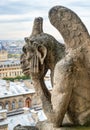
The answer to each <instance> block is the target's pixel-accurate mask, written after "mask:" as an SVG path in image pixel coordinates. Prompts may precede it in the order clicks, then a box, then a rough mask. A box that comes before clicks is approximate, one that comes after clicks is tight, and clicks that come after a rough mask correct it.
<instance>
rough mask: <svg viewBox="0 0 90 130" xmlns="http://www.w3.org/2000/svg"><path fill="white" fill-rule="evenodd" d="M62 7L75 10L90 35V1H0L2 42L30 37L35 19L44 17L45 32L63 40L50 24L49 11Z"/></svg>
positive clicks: (0, 35)
mask: <svg viewBox="0 0 90 130" xmlns="http://www.w3.org/2000/svg"><path fill="white" fill-rule="evenodd" d="M56 5H62V6H65V7H68V8H70V9H71V10H73V11H74V12H75V13H76V14H78V16H79V17H80V18H81V20H82V21H83V23H84V24H85V26H86V27H87V29H88V31H89V33H90V0H82V1H81V0H45V1H42V0H32V1H30V0H2V1H0V40H19V39H24V37H26V36H29V35H30V33H31V30H32V25H33V20H34V18H35V17H39V16H41V17H43V19H44V32H46V33H49V34H51V35H53V36H54V37H55V38H56V39H57V40H62V37H61V36H60V34H59V32H58V31H57V30H56V29H55V28H54V27H53V26H52V25H51V24H50V22H49V18H48V12H49V10H50V9H51V8H52V7H53V6H56Z"/></svg>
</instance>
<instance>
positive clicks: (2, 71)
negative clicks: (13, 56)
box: [0, 60, 23, 79]
mask: <svg viewBox="0 0 90 130" xmlns="http://www.w3.org/2000/svg"><path fill="white" fill-rule="evenodd" d="M22 75H23V74H22V69H21V66H20V61H19V60H15V61H12V60H7V61H3V62H0V78H1V79H2V78H6V77H7V78H10V77H17V76H22Z"/></svg>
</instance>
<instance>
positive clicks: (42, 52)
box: [21, 38, 47, 75]
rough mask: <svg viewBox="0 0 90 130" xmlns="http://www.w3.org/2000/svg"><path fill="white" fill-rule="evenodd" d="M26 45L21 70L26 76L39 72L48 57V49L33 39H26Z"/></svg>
mask: <svg viewBox="0 0 90 130" xmlns="http://www.w3.org/2000/svg"><path fill="white" fill-rule="evenodd" d="M25 42H26V44H25V45H24V47H23V54H22V55H21V68H22V70H23V73H24V74H25V75H30V73H36V72H38V69H39V68H40V66H41V65H43V64H44V59H45V57H46V55H47V48H46V47H45V46H44V45H42V44H41V45H40V44H39V43H38V42H35V41H32V38H25Z"/></svg>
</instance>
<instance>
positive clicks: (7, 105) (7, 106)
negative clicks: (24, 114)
mask: <svg viewBox="0 0 90 130" xmlns="http://www.w3.org/2000/svg"><path fill="white" fill-rule="evenodd" d="M5 108H6V109H7V110H9V104H8V102H6V104H5Z"/></svg>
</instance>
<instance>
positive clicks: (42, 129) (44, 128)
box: [14, 121, 90, 130]
mask: <svg viewBox="0 0 90 130" xmlns="http://www.w3.org/2000/svg"><path fill="white" fill-rule="evenodd" d="M14 130H90V126H87V127H85V126H70V125H69V124H67V125H64V126H63V127H61V128H53V126H52V124H51V123H48V122H47V121H44V122H38V123H37V125H36V126H20V125H18V126H16V127H15V128H14Z"/></svg>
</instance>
